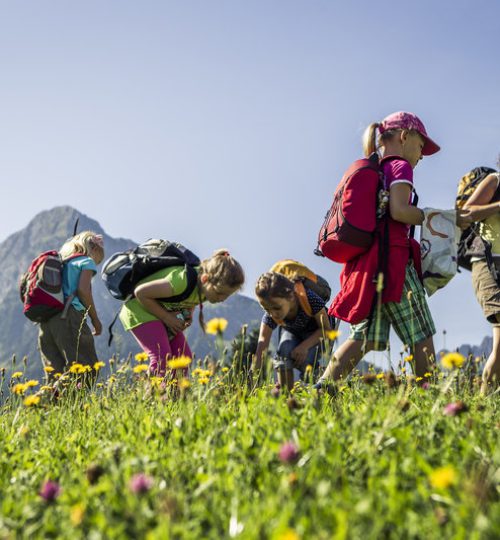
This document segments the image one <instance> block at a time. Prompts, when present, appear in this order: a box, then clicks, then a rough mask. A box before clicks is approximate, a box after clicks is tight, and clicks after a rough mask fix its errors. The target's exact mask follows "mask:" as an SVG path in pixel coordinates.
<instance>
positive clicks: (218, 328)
mask: <svg viewBox="0 0 500 540" xmlns="http://www.w3.org/2000/svg"><path fill="white" fill-rule="evenodd" d="M226 328H227V321H226V319H222V318H215V319H210V320H209V321H208V322H207V325H206V327H205V331H206V333H207V334H212V335H216V334H222V332H224V330H225V329H226Z"/></svg>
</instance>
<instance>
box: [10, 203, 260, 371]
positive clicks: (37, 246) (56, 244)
mask: <svg viewBox="0 0 500 540" xmlns="http://www.w3.org/2000/svg"><path fill="white" fill-rule="evenodd" d="M77 219H79V225H78V230H79V231H83V230H87V229H90V230H94V231H95V232H97V233H100V234H102V235H103V236H104V245H105V249H106V258H107V257H108V256H109V255H111V254H112V253H115V252H117V251H123V250H125V249H128V248H130V247H131V246H133V245H135V244H136V243H137V242H134V241H133V240H129V239H125V238H112V237H111V236H109V235H108V234H106V232H105V231H104V230H103V229H102V227H101V226H100V225H99V223H98V222H97V221H95V220H93V219H91V218H89V217H88V216H86V215H84V214H81V213H80V212H78V210H75V209H74V208H71V207H69V206H61V207H57V208H53V209H52V210H48V211H44V212H41V213H40V214H38V215H37V216H35V217H34V218H33V219H32V221H31V222H30V223H29V224H28V225H27V226H26V227H25V228H24V229H23V230H21V231H18V232H16V233H14V234H12V235H11V236H9V237H8V238H7V239H6V240H5V241H4V242H2V243H1V244H0V260H1V261H2V272H1V273H0V321H1V324H0V366H6V365H9V364H10V360H11V357H12V355H14V354H15V355H16V356H17V358H18V359H19V360H18V362H20V360H21V358H22V357H24V356H27V357H28V372H29V373H30V375H33V376H38V375H39V374H40V373H41V362H40V355H39V352H38V349H37V336H38V327H37V325H34V324H33V323H31V322H30V321H28V320H27V319H26V318H25V317H24V315H23V314H22V304H21V302H20V299H19V292H18V281H19V276H20V275H21V273H23V272H24V271H25V270H26V269H27V267H28V266H29V264H30V262H31V260H32V259H33V258H35V257H36V256H37V255H38V254H39V253H40V252H42V251H46V250H49V249H59V248H60V247H61V245H62V244H63V243H64V241H65V240H66V239H67V238H69V237H70V236H71V235H72V234H73V228H74V224H75V222H76V220H77ZM152 236H154V232H152ZM144 240H145V239H144ZM178 240H179V241H182V239H178ZM92 285H93V290H94V299H95V302H96V306H97V310H98V312H99V316H100V318H101V321H102V323H103V326H104V327H105V330H104V332H103V335H102V336H99V337H98V338H97V339H96V346H97V350H98V354H99V356H100V357H101V358H103V359H107V358H109V357H110V356H112V355H113V354H117V355H120V356H127V355H128V354H129V353H130V352H132V353H135V352H137V351H138V350H139V347H138V345H137V344H136V342H135V340H134V338H133V337H132V336H131V335H130V334H128V333H126V332H124V331H123V329H122V328H121V325H120V323H119V322H117V323H116V325H115V326H114V329H113V333H114V336H115V337H114V341H113V344H112V347H111V348H108V346H107V339H108V333H107V326H108V325H109V324H110V322H111V320H112V319H113V317H114V315H115V314H116V312H117V310H118V309H119V307H120V302H118V301H116V300H115V299H113V298H112V297H111V296H110V294H109V293H108V291H107V290H106V288H105V287H104V284H103V282H102V280H101V279H100V276H96V277H95V278H94V280H93V282H92ZM261 315H262V311H261V308H260V306H259V305H258V303H257V302H256V301H255V300H252V299H251V298H248V297H245V296H242V295H234V296H232V297H231V298H230V299H229V300H228V301H226V302H224V303H223V304H220V305H210V304H207V305H205V307H204V316H205V320H209V319H210V318H212V317H224V318H226V319H227V320H228V323H229V324H228V328H227V330H226V333H225V337H226V338H227V339H228V340H230V339H232V338H233V337H234V336H235V335H236V334H237V333H238V332H239V331H240V328H241V326H242V325H243V324H249V325H250V326H255V325H257V324H258V322H259V320H260V317H261ZM195 320H197V314H195ZM187 336H188V339H189V343H190V345H191V348H192V350H193V352H194V353H195V354H196V355H197V356H205V355H206V354H208V353H209V352H210V351H211V350H213V337H212V336H205V335H203V333H202V332H201V330H200V328H199V326H198V324H197V323H196V322H195V323H194V324H193V326H192V327H191V328H190V329H189V331H188V332H187Z"/></svg>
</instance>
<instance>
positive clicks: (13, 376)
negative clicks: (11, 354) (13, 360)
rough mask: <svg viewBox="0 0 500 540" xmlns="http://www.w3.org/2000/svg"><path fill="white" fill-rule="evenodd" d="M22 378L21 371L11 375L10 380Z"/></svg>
mask: <svg viewBox="0 0 500 540" xmlns="http://www.w3.org/2000/svg"><path fill="white" fill-rule="evenodd" d="M22 376H23V372H22V371H16V372H15V373H13V374H12V379H19V378H21V377H22Z"/></svg>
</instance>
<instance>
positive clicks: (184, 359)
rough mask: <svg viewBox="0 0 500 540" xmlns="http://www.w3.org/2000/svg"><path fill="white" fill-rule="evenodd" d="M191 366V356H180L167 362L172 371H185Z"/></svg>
mask: <svg viewBox="0 0 500 540" xmlns="http://www.w3.org/2000/svg"><path fill="white" fill-rule="evenodd" d="M189 364H191V358H189V356H179V357H178V358H174V359H173V360H169V361H168V362H167V365H168V367H169V368H170V369H185V368H187V367H188V366H189Z"/></svg>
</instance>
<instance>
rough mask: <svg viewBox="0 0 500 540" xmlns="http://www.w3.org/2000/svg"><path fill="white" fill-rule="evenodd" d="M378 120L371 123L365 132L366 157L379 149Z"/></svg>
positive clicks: (364, 147)
mask: <svg viewBox="0 0 500 540" xmlns="http://www.w3.org/2000/svg"><path fill="white" fill-rule="evenodd" d="M379 126H380V124H379V123H378V122H373V123H372V124H370V125H369V126H368V127H367V128H366V129H365V131H364V133H363V153H364V155H365V156H366V157H368V156H371V154H373V153H374V152H376V151H377V129H378V127H379Z"/></svg>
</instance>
